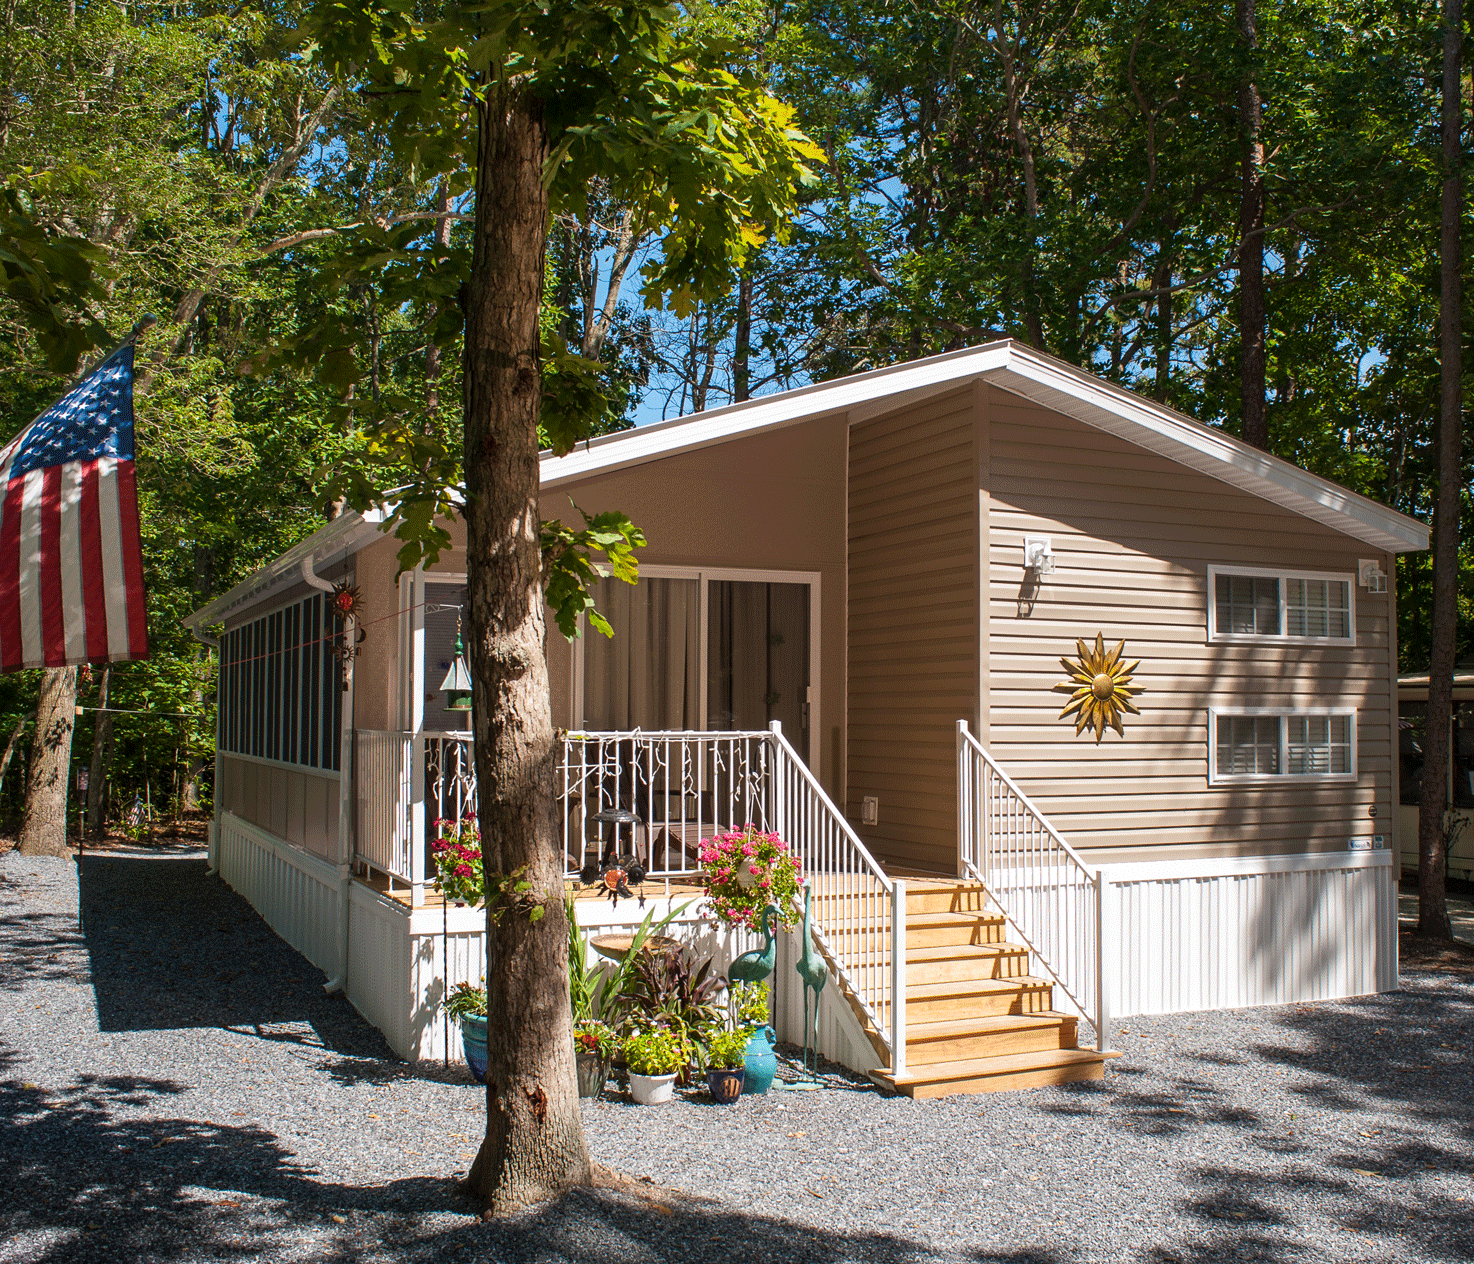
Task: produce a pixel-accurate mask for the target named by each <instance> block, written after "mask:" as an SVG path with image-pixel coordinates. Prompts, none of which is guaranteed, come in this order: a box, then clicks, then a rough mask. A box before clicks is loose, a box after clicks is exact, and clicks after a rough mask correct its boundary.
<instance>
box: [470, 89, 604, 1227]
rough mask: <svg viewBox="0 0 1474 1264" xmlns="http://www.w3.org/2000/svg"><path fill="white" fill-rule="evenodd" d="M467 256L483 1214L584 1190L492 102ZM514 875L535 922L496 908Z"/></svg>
mask: <svg viewBox="0 0 1474 1264" xmlns="http://www.w3.org/2000/svg"><path fill="white" fill-rule="evenodd" d="M480 124H481V132H480V142H479V152H478V164H477V173H476V229H475V231H476V240H475V246H474V254H473V259H472V266H471V276H470V279H469V281H468V282H467V284H466V287H465V289H464V291H463V301H464V304H465V313H466V341H465V407H466V412H465V468H466V490H467V498H466V499H467V509H466V526H467V549H466V555H467V571H468V576H467V578H468V585H469V596H470V651H471V676H472V683H473V690H474V692H473V695H472V697H473V703H474V724H475V732H476V775H477V785H478V798H479V817H480V827H481V847H482V853H483V857H484V862H485V869H486V874H487V920H486V944H487V962H488V965H487V974H486V997H487V1010H488V1012H489V1013H490V1014H491V1015H492V1021H491V1023H490V1024H489V1025H488V1028H487V1067H486V1138H485V1140H484V1141H483V1142H482V1143H481V1150H480V1153H479V1154H477V1156H476V1162H475V1163H474V1164H473V1165H472V1167H471V1173H470V1176H469V1178H468V1184H469V1185H470V1187H471V1190H472V1192H473V1193H474V1194H476V1195H477V1196H479V1197H480V1198H481V1199H482V1200H484V1202H485V1205H486V1208H487V1210H488V1212H489V1213H496V1214H502V1213H505V1212H511V1211H515V1210H518V1209H520V1208H523V1207H526V1206H528V1205H530V1204H532V1203H536V1202H539V1201H542V1200H543V1199H547V1198H551V1197H553V1196H555V1195H557V1194H559V1193H560V1192H562V1191H563V1190H565V1189H568V1188H570V1187H571V1186H575V1185H584V1184H587V1183H588V1182H589V1179H590V1167H589V1156H588V1149H587V1146H586V1145H585V1143H584V1136H583V1123H582V1118H581V1116H580V1113H579V1103H578V1092H577V1085H576V1082H575V1078H574V1063H573V1024H572V1014H571V1011H570V1008H569V999H568V969H567V967H568V955H567V954H568V928H567V924H566V921H565V918H564V913H563V866H562V859H561V855H560V853H559V848H558V846H557V838H556V833H555V828H554V811H553V794H552V790H553V754H554V749H553V743H554V735H553V724H552V714H551V710H550V706H549V701H548V675H547V661H546V659H545V658H544V655H543V631H544V625H543V589H542V559H541V556H540V554H539V517H538V444H537V418H538V409H539V406H540V403H541V380H540V377H539V369H538V315H539V308H540V304H541V299H542V283H543V256H544V251H545V248H546V237H547V215H548V201H547V192H546V190H545V189H544V188H543V184H542V166H543V160H544V158H545V157H546V155H547V129H546V126H545V124H544V122H543V116H542V109H541V106H540V105H538V104H536V103H534V102H531V101H528V100H527V99H525V98H524V97H522V96H519V95H516V94H510V93H508V94H498V93H497V92H495V91H493V92H492V93H491V94H490V96H489V98H488V100H487V102H486V104H485V105H483V106H482V107H481V115H480ZM513 874H520V877H521V879H523V880H525V881H527V882H530V883H531V890H530V893H529V894H530V895H531V897H532V898H534V899H537V900H540V901H541V902H542V903H541V907H542V908H543V910H544V912H545V916H543V917H542V918H541V919H540V920H538V921H533V920H532V919H531V917H530V916H529V913H528V911H527V909H526V908H525V907H517V906H515V905H514V906H507V905H506V904H504V903H503V902H502V901H500V900H498V899H497V897H496V895H495V893H494V891H493V889H492V888H493V884H494V883H495V882H496V880H497V875H503V876H507V875H513Z"/></svg>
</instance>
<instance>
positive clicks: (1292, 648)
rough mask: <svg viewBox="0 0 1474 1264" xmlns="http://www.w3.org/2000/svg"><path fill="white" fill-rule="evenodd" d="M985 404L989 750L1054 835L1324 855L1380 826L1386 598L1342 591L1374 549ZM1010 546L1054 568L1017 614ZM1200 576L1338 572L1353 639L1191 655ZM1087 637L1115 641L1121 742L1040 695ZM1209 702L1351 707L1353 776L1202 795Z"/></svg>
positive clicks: (1087, 436) (1201, 648) (1085, 433)
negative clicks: (1120, 672) (1046, 558)
mask: <svg viewBox="0 0 1474 1264" xmlns="http://www.w3.org/2000/svg"><path fill="white" fill-rule="evenodd" d="M987 410H988V421H989V433H990V439H991V443H990V453H989V475H988V491H989V494H990V514H989V573H990V589H989V595H990V602H989V611H990V628H989V633H990V661H991V670H990V671H989V673H988V688H989V702H990V732H989V739H988V745H989V748H990V749H991V751H992V753H993V755H994V757H995V758H997V759H998V761H999V762H1000V763H1001V764H1002V765H1003V767H1004V768H1005V769H1006V770H1007V771H1008V772H1009V773H1010V775H1012V776H1013V777H1014V778H1015V779H1016V780H1017V781H1018V782H1019V783H1020V785H1021V787H1022V788H1023V789H1024V791H1025V792H1026V793H1027V794H1029V795H1030V797H1032V798H1033V799H1034V800H1035V802H1036V803H1037V804H1038V805H1039V807H1040V808H1041V809H1042V810H1043V811H1044V813H1045V814H1046V815H1047V816H1048V817H1049V818H1050V820H1051V821H1052V822H1053V823H1054V825H1055V827H1056V828H1057V829H1059V830H1060V831H1061V833H1063V834H1064V835H1065V837H1066V838H1068V839H1069V840H1070V841H1071V842H1072V843H1074V844H1075V845H1076V846H1077V847H1081V848H1084V849H1086V850H1088V851H1091V852H1095V853H1097V854H1096V859H1099V860H1118V859H1120V860H1125V859H1133V860H1144V859H1167V858H1175V857H1178V856H1185V855H1191V854H1197V855H1232V854H1260V855H1269V854H1277V853H1285V852H1300V851H1307V850H1312V851H1316V850H1337V849H1343V848H1344V847H1345V846H1346V840H1347V838H1348V837H1352V836H1363V835H1368V834H1374V833H1382V834H1387V833H1389V832H1390V826H1391V815H1390V813H1391V803H1392V782H1391V744H1390V723H1391V717H1390V711H1389V686H1388V656H1389V654H1390V653H1391V642H1390V636H1389V625H1388V620H1389V616H1390V613H1391V599H1390V598H1389V597H1388V596H1385V595H1370V594H1368V593H1367V592H1366V591H1365V590H1364V589H1360V588H1355V572H1356V564H1357V560H1358V558H1359V557H1367V556H1373V555H1374V552H1373V550H1372V549H1370V548H1369V547H1368V546H1366V545H1364V544H1358V543H1357V542H1356V541H1354V540H1351V539H1350V538H1348V537H1345V536H1342V535H1340V534H1338V533H1336V532H1334V531H1331V530H1330V529H1328V528H1326V527H1322V526H1320V525H1318V524H1316V523H1314V522H1310V521H1308V520H1307V519H1304V518H1301V517H1299V516H1298V515H1295V514H1292V513H1289V512H1288V511H1285V510H1281V509H1278V508H1277V507H1275V506H1273V505H1270V504H1268V503H1266V502H1264V501H1261V500H1259V499H1257V498H1256V497H1253V496H1250V495H1248V494H1246V493H1243V492H1240V491H1237V490H1236V489H1234V488H1231V487H1229V486H1227V485H1225V484H1222V483H1219V482H1217V481H1216V480H1213V479H1210V478H1208V477H1206V476H1204V475H1201V474H1197V473H1195V472H1193V471H1190V470H1186V469H1184V468H1182V467H1180V466H1177V465H1175V464H1173V463H1172V462H1170V461H1167V460H1165V459H1163V458H1160V457H1156V456H1153V455H1152V454H1150V453H1147V452H1144V451H1142V450H1140V449H1138V448H1135V447H1133V446H1132V445H1130V444H1127V443H1125V442H1124V441H1122V440H1119V439H1116V438H1114V437H1112V436H1110V435H1106V434H1104V433H1102V432H1100V431H1096V430H1093V429H1092V428H1090V427H1087V426H1085V425H1083V424H1081V423H1079V422H1076V421H1073V420H1072V419H1069V418H1066V417H1063V416H1061V415H1059V414H1057V413H1053V412H1051V411H1049V410H1047V409H1044V408H1041V407H1039V406H1038V405H1035V404H1032V403H1029V402H1028V401H1025V400H1022V399H1020V398H1018V397H1017V396H1013V395H1010V394H1008V393H1006V392H1004V391H1000V390H996V389H990V391H989V393H988V396H987ZM1026 534H1027V535H1048V536H1050V537H1051V538H1052V540H1053V548H1054V553H1055V556H1056V559H1057V561H1056V570H1055V572H1054V573H1053V574H1051V575H1047V576H1044V577H1043V581H1042V585H1041V587H1040V588H1039V591H1038V592H1037V594H1036V595H1035V596H1034V599H1033V603H1032V609H1029V607H1028V603H1027V602H1022V601H1021V599H1020V585H1021V583H1022V581H1023V579H1024V570H1023V537H1024V536H1025V535H1026ZM1379 560H1380V561H1381V565H1382V567H1383V569H1384V570H1385V569H1390V564H1391V559H1389V558H1387V557H1385V556H1382V557H1380V559H1379ZM1210 563H1212V564H1214V565H1219V566H1233V565H1241V566H1256V567H1269V568H1276V569H1284V570H1299V571H1319V572H1326V571H1329V572H1339V573H1344V574H1347V575H1349V576H1350V577H1351V579H1352V584H1353V589H1354V594H1355V595H1354V600H1355V605H1356V644H1355V645H1352V646H1345V645H1340V646H1337V645H1312V644H1297V643H1296V642H1295V641H1293V640H1276V641H1265V642H1262V643H1258V644H1243V643H1239V644H1209V643H1208V641H1207V600H1208V592H1207V567H1208V565H1209V564H1210ZM1097 631H1099V632H1103V633H1104V635H1105V638H1106V641H1107V642H1108V643H1110V644H1114V643H1115V642H1116V641H1117V640H1120V639H1122V638H1124V639H1125V640H1126V649H1127V656H1128V658H1130V659H1140V660H1141V668H1140V672H1139V675H1138V681H1139V683H1140V684H1142V685H1143V686H1144V688H1145V692H1144V693H1143V694H1142V696H1141V697H1140V699H1139V705H1140V707H1141V710H1142V715H1141V717H1140V718H1137V717H1130V716H1128V717H1127V719H1126V738H1125V740H1124V741H1123V740H1122V739H1121V738H1120V737H1118V736H1117V735H1116V734H1115V733H1113V732H1112V733H1108V734H1107V736H1106V738H1105V740H1104V741H1103V742H1102V743H1101V744H1100V745H1098V746H1097V745H1096V743H1095V741H1094V739H1093V737H1089V736H1086V735H1082V736H1081V737H1079V738H1076V737H1074V735H1073V734H1074V728H1073V724H1072V723H1070V722H1068V721H1064V720H1060V719H1058V718H1057V717H1058V715H1059V711H1060V709H1061V708H1062V707H1063V705H1064V702H1065V699H1066V697H1067V695H1066V694H1065V693H1063V692H1056V691H1055V690H1054V688H1053V686H1054V685H1056V684H1057V683H1059V682H1060V681H1062V680H1063V679H1064V678H1065V672H1064V670H1063V668H1062V667H1061V665H1060V662H1059V659H1060V657H1061V656H1062V655H1073V654H1074V652H1075V641H1076V638H1083V639H1086V640H1087V641H1093V639H1094V637H1095V634H1096V632H1097ZM1210 706H1212V707H1221V708H1232V707H1265V708H1278V707H1285V708H1287V709H1315V708H1325V707H1355V708H1356V710H1357V771H1358V776H1357V779H1356V781H1355V782H1354V783H1347V782H1341V783H1323V784H1316V783H1311V782H1295V783H1287V784H1284V785H1217V786H1210V785H1209V784H1208V771H1209V767H1208V760H1209V751H1208V709H1209V707H1210ZM1373 807H1375V808H1376V810H1377V814H1376V816H1375V817H1374V816H1372V815H1371V809H1372V808H1373ZM1107 851H1108V853H1109V854H1101V853H1103V852H1107Z"/></svg>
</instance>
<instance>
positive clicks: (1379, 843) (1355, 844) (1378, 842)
mask: <svg viewBox="0 0 1474 1264" xmlns="http://www.w3.org/2000/svg"><path fill="white" fill-rule="evenodd" d="M1386 846H1387V844H1386V842H1385V841H1384V840H1383V837H1382V835H1381V834H1373V835H1371V836H1370V837H1362V838H1348V839H1347V840H1346V850H1347V851H1381V850H1382V849H1383V848H1385V847H1386Z"/></svg>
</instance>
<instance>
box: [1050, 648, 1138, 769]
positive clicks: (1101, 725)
mask: <svg viewBox="0 0 1474 1264" xmlns="http://www.w3.org/2000/svg"><path fill="white" fill-rule="evenodd" d="M1075 648H1076V649H1077V650H1078V651H1079V656H1078V657H1077V658H1075V659H1073V660H1071V659H1068V658H1061V659H1060V660H1059V661H1060V665H1061V666H1062V667H1063V668H1064V669H1065V670H1066V671H1067V672H1069V673H1070V679H1069V680H1066V681H1062V682H1061V683H1060V684H1058V685H1055V688H1056V689H1067V690H1069V691H1070V700H1069V702H1068V703H1066V704H1065V709H1064V710H1063V711H1061V712H1060V713H1059V718H1060V719H1061V720H1063V719H1065V718H1066V717H1067V716H1070V715H1073V716H1074V717H1075V736H1076V737H1079V736H1080V734H1081V733H1082V732H1084V731H1085V730H1086V729H1094V730H1095V744H1096V745H1097V746H1099V745H1100V739H1101V738H1103V737H1104V736H1105V731H1106V726H1107V725H1109V726H1110V727H1111V728H1113V729H1115V730H1116V732H1117V733H1119V734H1120V735H1121V736H1122V737H1125V736H1126V730H1125V728H1123V727H1122V724H1121V713H1122V712H1123V711H1129V712H1130V713H1131V714H1132V715H1140V714H1141V712H1140V711H1138V710H1137V709H1136V707H1135V705H1134V704H1133V703H1132V701H1131V698H1132V695H1133V694H1138V693H1144V692H1145V690H1144V689H1142V687H1141V686H1140V685H1138V684H1134V683H1133V673H1134V672H1135V671H1136V669H1137V668H1138V667H1140V666H1141V660H1140V659H1137V660H1136V662H1134V663H1130V664H1127V663H1124V662H1122V658H1123V657H1124V655H1125V652H1126V642H1125V641H1119V642H1117V644H1116V648H1115V649H1113V650H1110V651H1109V652H1107V650H1106V647H1105V639H1104V637H1102V636H1101V634H1100V633H1099V632H1097V633H1096V634H1095V648H1094V649H1091V648H1090V647H1089V646H1087V645H1086V643H1085V642H1084V641H1076V642H1075Z"/></svg>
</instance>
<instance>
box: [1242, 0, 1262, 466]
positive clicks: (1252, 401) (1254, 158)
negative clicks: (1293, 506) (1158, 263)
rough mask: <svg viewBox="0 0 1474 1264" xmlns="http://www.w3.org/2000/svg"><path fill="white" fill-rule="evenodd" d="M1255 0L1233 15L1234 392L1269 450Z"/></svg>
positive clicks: (1251, 430)
mask: <svg viewBox="0 0 1474 1264" xmlns="http://www.w3.org/2000/svg"><path fill="white" fill-rule="evenodd" d="M1254 5H1255V0H1237V3H1236V4H1235V6H1234V21H1235V23H1236V24H1237V26H1238V31H1239V39H1240V41H1241V43H1242V45H1243V53H1244V58H1245V62H1246V64H1245V66H1244V69H1243V74H1242V77H1241V78H1240V80H1239V133H1240V143H1241V144H1242V145H1243V147H1244V152H1243V177H1242V184H1241V187H1240V191H1239V393H1240V395H1241V396H1242V398H1243V405H1242V407H1243V427H1242V429H1241V430H1240V434H1241V435H1242V436H1243V439H1244V442H1245V443H1252V444H1253V445H1254V446H1255V447H1256V448H1263V449H1264V450H1265V451H1266V452H1267V451H1269V417H1268V414H1267V413H1266V412H1265V407H1264V376H1265V354H1264V323H1265V306H1264V138H1263V135H1262V122H1263V107H1262V104H1261V102H1260V99H1259V86H1258V84H1257V83H1255V79H1254V67H1253V58H1254V54H1255V53H1256V52H1257V50H1258V48H1259V31H1258V26H1257V22H1256V16H1255V11H1254Z"/></svg>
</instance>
